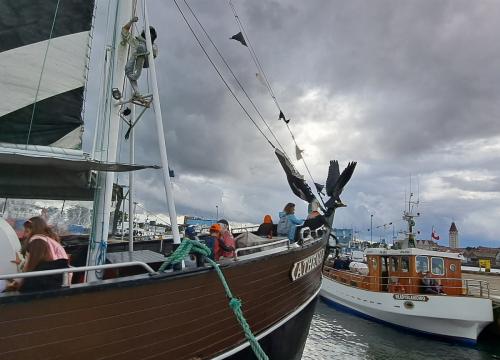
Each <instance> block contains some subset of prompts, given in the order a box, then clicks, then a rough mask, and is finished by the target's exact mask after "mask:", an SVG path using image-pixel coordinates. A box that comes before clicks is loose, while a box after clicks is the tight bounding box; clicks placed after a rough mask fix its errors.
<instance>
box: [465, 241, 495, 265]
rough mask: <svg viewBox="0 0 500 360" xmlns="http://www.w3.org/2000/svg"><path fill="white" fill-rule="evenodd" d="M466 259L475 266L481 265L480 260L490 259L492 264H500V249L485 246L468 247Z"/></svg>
mask: <svg viewBox="0 0 500 360" xmlns="http://www.w3.org/2000/svg"><path fill="white" fill-rule="evenodd" d="M463 255H464V259H465V261H466V262H467V263H468V264H471V265H473V266H478V265H479V260H490V264H491V265H492V266H500V261H498V259H500V249H492V248H487V247H483V246H479V247H477V248H466V249H465V251H464V253H463Z"/></svg>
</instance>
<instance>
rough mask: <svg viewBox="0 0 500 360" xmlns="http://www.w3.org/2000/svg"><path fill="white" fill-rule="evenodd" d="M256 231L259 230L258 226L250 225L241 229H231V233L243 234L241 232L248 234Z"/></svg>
mask: <svg viewBox="0 0 500 360" xmlns="http://www.w3.org/2000/svg"><path fill="white" fill-rule="evenodd" d="M258 229H259V225H251V226H243V227H237V228H233V229H232V230H231V231H232V232H233V233H243V232H246V233H249V232H254V231H257V230H258Z"/></svg>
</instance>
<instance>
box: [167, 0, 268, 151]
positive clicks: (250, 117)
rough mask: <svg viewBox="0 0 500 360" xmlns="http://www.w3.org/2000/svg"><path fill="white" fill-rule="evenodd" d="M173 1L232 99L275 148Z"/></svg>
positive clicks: (175, 1)
mask: <svg viewBox="0 0 500 360" xmlns="http://www.w3.org/2000/svg"><path fill="white" fill-rule="evenodd" d="M174 3H175V6H176V7H177V9H178V10H179V12H180V14H181V16H182V18H183V19H184V21H185V23H186V25H187V26H188V28H189V30H191V33H192V34H193V36H194V37H195V39H196V41H197V42H198V45H200V47H201V49H202V50H203V53H204V54H205V56H206V57H207V59H208V61H210V64H212V67H213V68H214V70H215V71H216V72H217V74H218V75H219V77H220V78H221V80H222V82H223V83H224V85H225V86H226V88H227V89H228V90H229V92H230V93H231V95H232V96H233V97H234V99H235V100H236V102H237V103H238V104H239V105H240V107H241V109H242V110H243V112H244V113H245V114H246V115H247V117H248V119H250V121H251V122H252V123H253V124H254V125H255V127H256V128H257V130H259V132H260V133H261V134H262V136H263V137H264V138H265V139H266V140H267V142H268V143H269V145H271V147H272V148H273V149H276V146H274V144H273V143H272V142H271V140H269V138H268V137H267V136H266V134H264V132H263V131H262V129H261V128H260V127H259V125H257V123H256V122H255V120H254V119H253V118H252V116H251V115H250V114H249V112H248V111H247V109H245V107H244V106H243V104H242V103H241V101H240V100H239V99H238V97H237V96H236V94H235V93H234V91H233V89H231V87H230V86H229V84H228V83H227V81H226V79H224V77H223V76H222V74H221V72H220V71H219V69H218V68H217V66H216V65H215V63H214V62H213V60H212V58H211V57H210V55H208V53H207V51H206V49H205V48H204V46H203V44H202V43H201V41H200V39H199V38H198V36H197V35H196V32H195V31H194V29H193V28H192V27H191V24H190V23H189V21H188V20H187V18H186V16H185V15H184V12H183V11H182V9H181V8H180V6H179V4H178V3H177V0H174Z"/></svg>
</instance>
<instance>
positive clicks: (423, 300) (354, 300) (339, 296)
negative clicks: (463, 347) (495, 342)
mask: <svg viewBox="0 0 500 360" xmlns="http://www.w3.org/2000/svg"><path fill="white" fill-rule="evenodd" d="M320 297H321V298H322V299H323V300H325V302H327V303H328V304H331V305H334V306H338V307H341V308H342V309H344V310H348V311H350V312H353V313H355V314H357V315H360V316H362V317H365V318H369V319H371V320H375V321H378V322H383V323H386V324H389V325H393V326H397V327H400V328H405V329H407V330H409V331H412V332H419V333H422V334H428V335H432V336H438V337H440V338H442V339H448V340H453V341H459V342H462V343H469V344H475V343H476V341H477V337H478V335H479V333H480V332H481V331H482V330H483V329H484V328H485V327H486V326H487V325H488V324H489V323H491V322H492V321H493V312H492V304H491V300H489V299H484V298H473V297H465V296H442V295H427V294H425V295H422V294H394V293H382V292H373V291H367V290H363V289H359V288H355V287H351V286H347V285H344V284H341V283H338V282H336V281H334V280H331V279H329V278H327V277H323V284H322V287H321V291H320Z"/></svg>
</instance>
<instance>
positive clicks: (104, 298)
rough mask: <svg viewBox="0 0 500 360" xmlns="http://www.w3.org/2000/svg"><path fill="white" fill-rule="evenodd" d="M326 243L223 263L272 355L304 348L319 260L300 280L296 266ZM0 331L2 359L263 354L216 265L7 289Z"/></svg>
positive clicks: (295, 354)
mask: <svg viewBox="0 0 500 360" xmlns="http://www.w3.org/2000/svg"><path fill="white" fill-rule="evenodd" d="M325 243H326V241H325V240H319V241H316V242H314V243H311V244H309V245H304V246H302V247H297V248H295V249H290V250H287V251H283V252H279V253H275V254H271V255H265V256H262V257H259V258H254V259H247V260H242V259H240V260H238V261H231V262H228V263H227V264H226V265H223V266H221V268H222V270H223V272H224V274H225V276H226V279H227V282H228V284H229V286H230V287H231V290H232V292H233V294H234V296H236V297H238V298H240V299H241V301H242V304H243V305H242V308H243V313H244V316H245V318H246V319H247V321H248V323H249V325H250V327H251V329H252V331H253V332H254V334H255V336H256V337H257V338H258V339H259V342H260V344H261V346H262V347H263V349H264V351H265V352H266V354H267V355H268V356H269V358H270V359H300V357H301V354H302V350H303V347H304V343H305V340H306V337H307V333H308V330H309V324H310V321H311V318H312V315H313V312H314V306H315V303H316V299H317V295H318V292H319V289H320V285H321V264H319V265H316V264H313V266H311V264H310V263H309V267H308V268H307V271H306V270H304V271H303V272H302V273H301V274H299V276H298V277H297V276H295V278H296V280H295V281H293V279H294V276H293V272H294V271H296V268H297V264H304V262H302V263H300V261H301V260H305V259H307V258H308V257H311V256H316V257H319V256H321V257H322V256H323V254H324V248H325ZM306 267H307V266H306ZM306 267H305V268H306ZM305 268H304V269H305ZM306 272H307V273H306ZM0 336H1V345H0V358H1V359H2V360H8V359H24V360H27V359H68V358H70V359H72V360H77V359H86V360H88V359H120V360H124V359H212V358H215V359H226V358H227V359H252V358H255V355H253V353H252V351H251V349H250V347H249V343H248V342H247V341H246V339H245V337H244V333H243V331H242V330H241V327H240V325H239V324H238V323H237V320H236V318H235V316H234V314H233V313H232V311H231V310H230V308H229V307H228V299H227V297H226V295H225V293H224V290H223V287H222V284H221V283H220V281H219V279H218V277H217V274H216V272H215V271H214V270H213V269H212V268H208V267H205V268H196V269H193V270H185V271H175V272H170V273H164V274H159V275H152V276H151V275H149V274H142V275H135V276H132V277H126V278H117V279H112V280H105V281H102V282H99V283H88V284H81V285H74V286H72V287H71V288H65V289H62V290H56V291H45V292H39V293H33V294H18V293H17V294H7V293H6V294H2V295H1V296H0Z"/></svg>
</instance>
